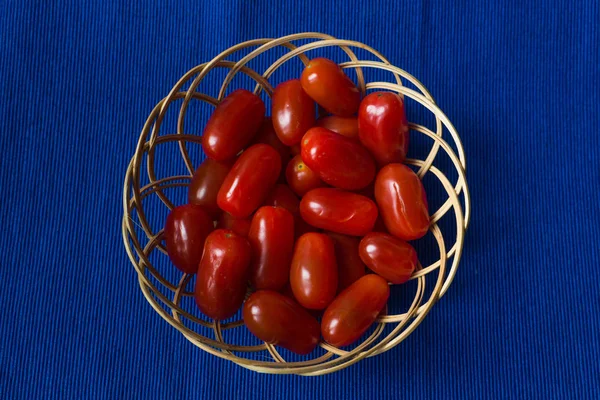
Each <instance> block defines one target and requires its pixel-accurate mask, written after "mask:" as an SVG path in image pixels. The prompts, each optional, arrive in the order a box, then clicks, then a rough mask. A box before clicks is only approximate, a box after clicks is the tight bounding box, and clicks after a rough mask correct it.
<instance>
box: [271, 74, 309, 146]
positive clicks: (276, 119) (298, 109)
mask: <svg viewBox="0 0 600 400" xmlns="http://www.w3.org/2000/svg"><path fill="white" fill-rule="evenodd" d="M272 101H273V106H272V107H271V115H273V127H274V128H275V132H277V136H278V137H279V140H281V141H282V142H283V143H285V144H286V145H288V146H292V145H294V144H297V143H300V140H301V139H302V136H303V135H304V133H305V132H306V131H307V130H309V129H310V128H311V127H312V126H313V125H314V124H315V102H314V101H313V100H312V99H311V98H310V97H308V95H307V94H306V93H305V92H304V90H303V89H302V85H300V81H299V80H298V79H292V80H289V81H286V82H283V83H281V84H280V85H278V86H277V87H276V88H275V91H274V92H273V97H272Z"/></svg>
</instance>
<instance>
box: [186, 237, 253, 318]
mask: <svg viewBox="0 0 600 400" xmlns="http://www.w3.org/2000/svg"><path fill="white" fill-rule="evenodd" d="M251 255H252V250H251V248H250V243H248V240H247V239H246V238H245V237H242V236H239V235H237V234H236V233H235V232H233V231H229V230H225V229H217V230H215V231H213V232H212V233H211V234H210V235H208V237H207V238H206V242H205V243H204V254H203V255H202V260H201V261H200V266H199V267H198V276H197V277H196V287H195V291H194V297H195V299H196V304H197V305H198V308H200V311H202V313H203V314H204V315H206V316H208V317H210V318H214V319H218V320H222V319H227V318H229V317H232V316H233V315H234V314H235V313H236V312H237V310H239V308H240V307H241V306H242V303H243V302H244V297H246V288H247V283H248V271H249V266H250V257H251Z"/></svg>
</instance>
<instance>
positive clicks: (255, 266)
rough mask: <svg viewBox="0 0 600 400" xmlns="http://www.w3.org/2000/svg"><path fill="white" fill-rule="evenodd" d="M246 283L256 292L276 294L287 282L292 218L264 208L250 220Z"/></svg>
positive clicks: (292, 238)
mask: <svg viewBox="0 0 600 400" xmlns="http://www.w3.org/2000/svg"><path fill="white" fill-rule="evenodd" d="M248 240H249V241H250V245H251V247H252V262H251V264H250V283H251V284H252V286H254V288H256V289H272V290H280V289H281V288H283V287H284V286H285V285H286V284H287V283H288V281H289V277H290V264H291V261H292V254H293V252H294V217H293V215H292V214H291V213H290V212H289V211H288V210H286V209H285V208H281V207H271V206H264V207H261V208H259V209H258V211H256V213H255V214H254V217H252V224H251V225H250V232H249V233H248Z"/></svg>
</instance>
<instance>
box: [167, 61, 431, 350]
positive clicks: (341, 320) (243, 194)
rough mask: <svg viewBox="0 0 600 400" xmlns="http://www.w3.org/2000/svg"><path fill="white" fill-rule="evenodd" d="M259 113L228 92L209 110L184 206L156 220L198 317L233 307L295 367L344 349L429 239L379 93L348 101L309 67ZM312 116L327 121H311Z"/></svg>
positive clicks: (316, 65) (345, 92) (396, 106)
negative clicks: (297, 358) (310, 356)
mask: <svg viewBox="0 0 600 400" xmlns="http://www.w3.org/2000/svg"><path fill="white" fill-rule="evenodd" d="M272 104H273V106H272V110H271V117H265V105H264V103H263V101H262V100H261V99H260V98H259V97H258V96H256V95H255V94H253V93H251V92H249V91H246V90H237V91H234V92H233V93H231V94H230V95H229V96H227V97H226V98H224V99H223V101H222V102H221V103H220V104H219V105H218V107H217V108H216V109H215V111H214V113H213V114H212V116H211V117H210V120H209V121H208V123H207V125H206V127H205V130H204V134H203V137H202V146H203V149H204V152H205V154H206V155H207V157H208V158H207V159H206V160H205V161H204V162H203V163H202V164H201V165H200V166H199V167H198V169H197V170H196V171H195V173H194V176H193V178H192V182H191V183H190V186H189V196H188V204H186V205H182V206H179V207H176V208H174V209H173V210H172V211H171V213H170V214H169V216H168V217H167V221H166V224H165V229H164V237H165V241H166V249H167V253H168V255H169V257H170V259H171V260H172V262H173V264H174V265H175V266H176V267H177V268H179V269H180V270H181V271H183V272H185V273H188V274H195V273H197V277H196V286H195V300H196V304H197V305H198V307H199V309H200V311H201V312H202V313H203V314H205V315H206V316H208V317H210V318H214V319H217V320H223V319H227V318H230V317H232V316H233V315H234V314H235V313H236V312H237V311H238V310H239V309H240V307H243V309H242V314H243V319H244V323H245V325H246V326H247V327H248V329H249V330H250V332H252V333H253V334H254V335H255V336H257V337H258V338H259V339H261V340H263V341H265V342H268V343H271V344H275V345H278V346H281V347H284V348H286V349H289V350H290V351H293V352H295V353H298V354H307V353H309V352H311V351H312V350H313V349H314V348H315V347H316V346H317V344H318V343H319V341H320V340H321V336H322V337H323V339H324V340H325V341H326V342H328V343H330V344H331V345H333V346H337V347H342V346H347V345H350V344H351V343H353V342H355V341H356V340H358V339H359V338H360V337H361V336H362V335H363V334H364V333H365V332H366V331H367V330H368V328H369V327H370V326H371V325H372V324H373V323H374V322H375V320H376V319H377V316H378V315H379V314H380V312H382V310H383V309H384V308H385V306H386V303H387V300H388V297H389V294H390V290H389V286H388V283H392V284H401V283H404V282H406V281H407V280H408V279H409V278H410V276H411V275H412V273H413V272H414V270H415V267H416V265H417V254H416V252H415V249H414V248H413V247H412V246H411V245H410V244H409V243H407V241H410V240H414V239H417V238H420V237H422V236H423V235H425V233H426V232H427V230H428V229H429V211H428V206H427V199H426V196H425V191H424V189H423V186H422V184H421V181H420V179H419V178H418V177H417V175H416V174H415V173H414V172H413V171H412V170H411V169H410V168H408V167H407V166H405V165H403V164H402V162H403V161H404V159H405V157H406V152H407V149H408V123H407V119H406V115H405V111H404V102H403V99H402V98H401V97H400V96H398V95H397V94H395V93H392V92H376V93H371V94H369V95H368V96H366V97H365V98H364V99H361V95H360V92H359V90H358V89H357V87H356V86H355V84H354V83H353V82H352V80H351V79H350V78H349V77H348V76H346V75H345V73H344V72H343V70H342V69H341V68H340V67H339V66H338V65H337V64H335V63H334V62H333V61H331V60H328V59H325V58H316V59H313V60H312V61H310V63H309V64H308V65H307V66H306V68H305V69H304V71H303V73H302V76H301V78H300V79H294V80H289V81H286V82H283V83H282V84H280V85H279V86H277V87H276V88H275V91H274V93H273V95H272ZM317 106H319V107H321V108H322V109H323V110H325V111H326V112H327V113H328V114H329V115H328V116H325V117H322V118H319V119H316V117H315V114H316V113H315V110H316V108H317ZM215 222H216V224H215ZM215 225H216V227H215ZM367 268H368V269H367ZM367 271H368V273H367ZM248 286H250V288H251V289H252V294H251V295H250V297H249V298H248V299H247V300H246V301H245V302H244V299H245V296H246V293H247V289H248ZM319 320H320V322H319Z"/></svg>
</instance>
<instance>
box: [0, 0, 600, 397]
mask: <svg viewBox="0 0 600 400" xmlns="http://www.w3.org/2000/svg"><path fill="white" fill-rule="evenodd" d="M114 3H116V4H113V2H107V1H88V2H68V1H52V2H48V1H23V2H18V1H11V0H6V1H4V2H2V4H1V5H0V78H1V79H0V85H1V88H2V92H1V93H2V97H1V98H0V117H1V119H0V120H1V121H2V124H1V126H2V133H1V136H0V149H2V153H1V156H0V166H1V168H0V176H1V180H0V193H1V196H0V198H1V199H2V213H1V218H2V226H3V227H4V228H3V229H4V231H3V234H2V235H0V247H1V252H0V277H1V282H2V284H1V286H0V297H1V299H2V305H3V307H4V311H3V312H2V319H1V325H0V338H1V340H0V343H1V346H0V398H3V399H16V398H28V399H34V398H35V399H37V398H39V399H42V398H71V399H79V398H92V397H99V398H111V399H121V398H144V399H150V398H156V399H164V398H188V397H190V398H192V397H194V398H206V399H221V398H248V399H270V398H278V397H281V398H288V399H291V398H298V399H317V398H327V399H338V398H340V399H341V398H358V399H364V398H377V399H384V398H419V399H431V398H437V399H446V398H473V399H480V398H544V399H547V398H600V316H599V315H600V266H599V265H598V264H599V262H600V244H599V243H600V218H599V211H600V208H599V206H598V204H599V203H598V202H599V200H600V176H599V174H600V144H599V142H598V133H599V132H600V124H599V114H600V107H599V101H600V73H599V65H600V59H599V47H600V40H599V24H600V15H599V9H598V2H597V1H584V2H571V1H551V2H536V3H535V4H533V3H534V2H525V1H503V2H485V3H483V2H481V3H480V2H467V1H458V2H450V1H446V2H432V1H412V2H399V1H391V0H386V1H382V2H379V3H373V2H364V1H358V0H349V1H333V2H323V1H313V0H309V1H305V2H303V4H302V5H298V4H292V3H291V2H267V1H265V2H254V1H240V0H237V1H234V0H227V1H218V2H208V1H206V2H201V1H196V2H189V3H188V4H187V5H183V4H182V2H180V1H167V2H163V1H132V2H125V1H121V2H114ZM479 3H480V4H479ZM303 31H317V32H325V33H328V34H331V35H333V36H336V37H338V38H344V39H352V40H357V41H361V42H364V43H366V44H368V45H370V46H372V47H374V48H376V49H378V50H379V51H381V52H382V53H383V54H384V55H385V56H386V57H387V58H389V60H390V61H391V62H392V63H393V64H395V65H398V66H400V67H402V68H404V69H405V70H407V71H408V72H410V73H411V74H413V75H415V76H416V77H418V78H419V79H420V80H421V81H422V82H424V83H425V85H426V86H427V87H428V88H429V89H430V91H431V92H432V94H433V96H434V97H435V99H436V101H437V102H438V104H439V105H440V107H441V108H442V109H443V110H444V112H445V113H446V114H447V115H448V117H449V118H450V120H451V121H452V122H453V123H454V125H455V126H456V128H457V130H458V131H459V132H460V134H461V137H462V140H463V144H464V147H465V152H466V155H467V160H468V162H467V177H468V181H469V185H470V189H471V194H472V202H473V215H472V223H471V226H470V229H469V231H468V232H467V239H466V243H465V248H464V255H463V258H462V262H461V265H460V268H459V270H458V274H457V276H456V279H455V281H454V283H453V285H452V287H451V288H450V290H449V291H448V293H447V295H446V296H445V297H444V298H443V299H442V300H441V301H440V302H439V303H438V304H437V305H436V306H435V307H434V308H433V310H432V312H431V313H430V314H429V316H428V317H427V318H426V319H425V321H424V322H423V324H422V325H421V326H419V327H418V329H417V330H416V331H415V332H414V333H413V334H412V335H411V336H410V337H409V338H408V339H407V340H405V341H404V342H402V343H401V344H400V345H399V346H398V347H396V348H395V349H393V350H392V351H389V352H387V353H385V354H383V355H380V356H377V357H374V358H371V359H367V360H364V361H362V362H360V363H359V364H358V365H355V366H352V367H350V368H348V369H346V370H344V371H342V372H338V373H336V374H333V375H327V376H323V377H315V378H306V377H298V376H270V375H262V374H257V373H254V372H250V371H247V370H245V369H242V368H240V367H238V366H236V365H234V364H232V363H230V362H227V361H224V360H221V359H217V358H216V357H213V356H210V355H208V354H206V353H204V352H202V351H201V350H199V349H197V348H196V347H194V346H193V345H192V344H190V343H189V342H187V341H186V340H185V339H184V338H183V336H181V335H180V334H179V333H178V332H177V331H176V330H175V329H173V328H171V327H170V326H169V325H168V324H167V323H166V322H164V321H163V320H162V319H161V318H160V317H159V316H158V315H157V314H156V313H155V312H154V311H153V310H152V308H151V307H150V306H149V305H148V304H147V302H146V300H145V299H144V297H143V296H142V293H141V292H140V290H139V286H138V283H137V278H136V275H135V273H134V269H133V268H132V267H131V265H130V262H129V260H128V258H127V256H126V254H125V251H124V249H123V244H122V238H121V216H122V187H123V185H122V184H123V177H124V174H125V170H126V167H127V163H128V160H129V158H130V157H131V156H132V154H133V152H134V149H135V145H136V141H137V137H138V135H139V132H140V130H141V128H142V126H143V123H144V121H145V119H146V117H147V115H148V113H149V112H150V110H151V109H152V107H153V106H154V105H155V104H156V103H157V102H158V101H159V100H160V99H161V98H162V97H163V96H165V95H166V94H167V93H168V91H169V90H170V88H171V87H172V85H173V84H174V83H175V82H176V81H177V80H178V79H179V77H180V76H181V75H183V74H184V73H185V72H186V71H187V70H189V69H190V68H192V67H193V66H195V65H197V64H200V63H201V62H204V61H207V60H209V59H211V58H212V57H213V56H215V55H216V54H217V53H219V52H220V51H222V50H224V49H226V48H227V47H229V46H231V45H233V44H235V43H238V42H241V41H245V40H249V39H253V38H259V37H278V36H282V35H284V34H290V33H295V32H303Z"/></svg>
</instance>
